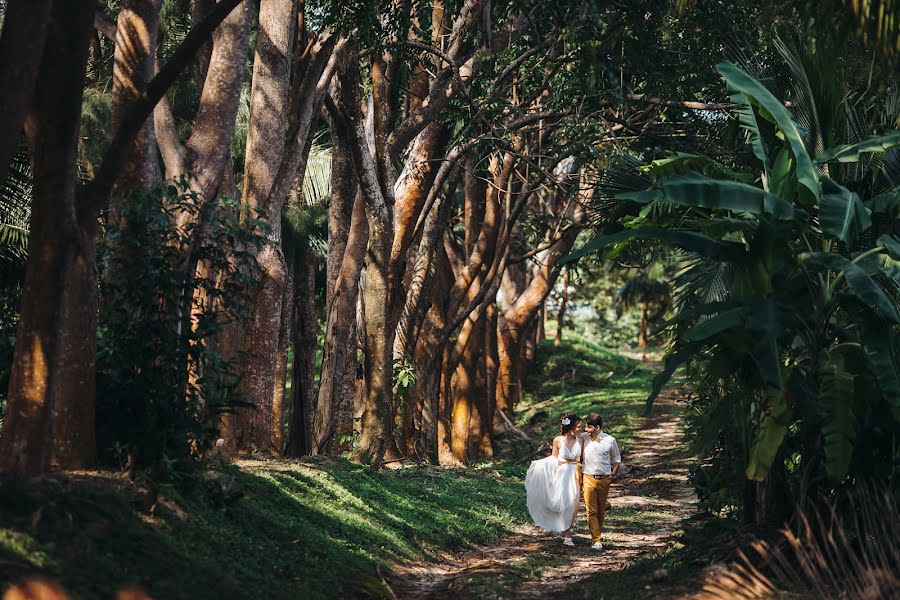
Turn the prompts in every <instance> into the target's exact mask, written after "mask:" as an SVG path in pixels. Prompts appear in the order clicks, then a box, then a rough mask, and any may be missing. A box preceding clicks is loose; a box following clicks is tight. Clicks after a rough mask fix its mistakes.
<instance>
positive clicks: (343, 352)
mask: <svg viewBox="0 0 900 600" xmlns="http://www.w3.org/2000/svg"><path fill="white" fill-rule="evenodd" d="M336 201H339V198H334V199H333V200H332V202H333V204H332V206H331V207H330V208H329V211H331V210H340V209H339V208H338V207H337V206H335V204H337V202H336ZM367 242H368V222H367V221H366V214H365V206H364V203H363V199H362V195H361V194H356V200H355V202H353V216H352V220H351V222H350V224H349V232H348V235H347V241H346V244H345V249H344V252H343V256H342V258H341V263H340V270H339V271H338V272H337V273H336V275H335V281H334V286H333V288H332V289H333V291H332V293H331V300H330V301H329V303H328V305H327V307H326V320H325V340H324V344H323V349H322V353H323V355H322V369H321V376H320V378H319V396H318V402H317V404H316V415H315V427H314V435H313V439H314V443H313V445H312V453H313V454H335V453H337V452H338V451H339V450H340V446H341V444H340V436H342V435H345V434H349V433H351V432H352V414H353V413H354V397H355V394H356V347H357V317H356V312H357V299H358V297H359V285H360V271H361V270H362V266H363V262H364V260H365V253H366V246H367Z"/></svg>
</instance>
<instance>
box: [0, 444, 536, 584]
mask: <svg viewBox="0 0 900 600" xmlns="http://www.w3.org/2000/svg"><path fill="white" fill-rule="evenodd" d="M505 471H508V469H507V470H504V472H501V471H497V470H493V469H487V468H485V469H443V468H435V467H410V468H404V469H399V470H393V471H387V472H383V473H373V472H372V471H370V470H369V469H367V468H365V467H362V466H360V465H357V464H354V463H351V462H349V461H345V460H327V461H322V460H318V461H303V462H300V463H296V462H295V463H288V462H284V461H271V462H264V461H253V462H249V463H246V464H243V465H241V468H237V467H235V466H224V467H222V468H221V469H219V470H217V471H215V472H212V473H210V474H209V476H208V477H206V478H204V479H203V480H201V481H200V482H199V483H198V484H197V485H196V486H195V487H194V489H192V490H191V491H190V492H185V493H182V494H177V495H176V494H173V495H171V496H170V497H169V498H168V499H166V500H165V501H164V502H162V503H161V504H160V505H159V506H158V507H157V509H156V510H155V512H154V514H153V515H152V516H147V515H146V514H144V513H142V512H141V511H140V510H138V507H137V506H136V504H138V503H139V493H138V492H139V490H137V489H135V488H133V487H132V486H130V485H129V484H127V483H125V482H123V481H121V480H119V479H117V478H116V477H113V476H110V475H100V474H98V475H83V476H79V477H66V478H59V479H53V480H48V481H45V482H43V483H41V484H40V485H38V486H37V487H34V488H33V489H28V490H17V491H15V492H14V490H11V489H9V486H8V485H7V486H5V487H6V489H5V490H2V488H0V490H2V491H3V492H6V493H0V589H2V587H5V585H6V584H8V583H10V582H12V581H17V580H20V579H21V578H23V577H25V576H28V575H34V574H42V575H45V576H49V577H51V578H53V579H56V580H57V581H60V582H61V583H62V585H63V586H64V587H65V588H66V590H67V591H68V592H69V593H70V594H72V596H73V597H74V598H112V597H113V596H114V594H115V592H116V591H117V590H119V589H121V588H122V587H124V586H131V585H137V586H139V587H141V588H143V589H145V590H147V591H148V592H149V593H150V594H151V595H152V596H153V597H155V598H193V599H197V598H259V597H266V598H339V597H346V596H348V595H353V596H371V597H388V596H389V595H390V592H389V591H388V590H387V588H386V586H385V584H384V582H383V580H382V578H381V575H382V573H386V572H387V569H386V567H387V566H388V565H389V564H390V563H391V562H393V561H396V560H402V559H412V558H421V557H424V556H434V555H436V554H437V553H438V552H440V551H443V550H448V549H454V548H460V547H463V546H465V545H467V544H477V543H483V542H486V541H488V540H493V539H496V538H497V537H498V536H499V535H500V534H502V533H503V532H507V531H509V530H510V529H511V528H513V527H515V526H516V525H517V524H519V523H521V522H523V521H524V519H525V518H526V515H527V513H526V509H525V498H524V495H523V494H522V491H521V483H520V479H519V477H518V476H511V475H509V474H505ZM516 475H518V473H516Z"/></svg>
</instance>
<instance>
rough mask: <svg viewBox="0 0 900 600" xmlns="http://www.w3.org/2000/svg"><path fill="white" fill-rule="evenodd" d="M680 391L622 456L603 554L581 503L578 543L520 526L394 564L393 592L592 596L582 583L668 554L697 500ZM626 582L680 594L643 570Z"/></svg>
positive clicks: (661, 594)
mask: <svg viewBox="0 0 900 600" xmlns="http://www.w3.org/2000/svg"><path fill="white" fill-rule="evenodd" d="M679 394H680V392H679V390H677V389H672V390H670V391H668V392H667V393H664V394H662V395H661V396H660V397H659V398H658V400H657V403H656V405H655V407H654V414H653V415H652V416H651V417H650V418H649V419H647V420H646V421H645V423H644V424H643V426H642V427H641V429H640V431H639V433H638V436H637V438H636V440H635V443H634V444H633V445H632V447H631V448H630V449H629V450H627V451H626V453H625V455H624V456H623V462H624V463H625V464H626V465H627V467H628V468H629V470H628V472H627V474H626V475H625V476H624V477H621V478H620V480H619V481H618V482H616V483H614V484H613V486H612V489H611V490H610V496H609V502H610V504H611V506H612V508H611V510H609V511H607V515H606V521H605V523H604V535H603V541H604V550H603V551H602V552H596V551H592V550H591V548H590V536H589V534H588V531H587V526H586V523H585V522H584V518H583V515H584V504H583V503H582V504H581V507H580V508H579V519H578V523H577V524H576V526H575V537H574V541H575V544H576V545H575V547H568V548H567V547H564V546H563V545H562V543H561V539H560V537H559V535H552V534H548V533H546V532H544V531H542V530H540V529H538V528H536V527H534V526H527V527H523V528H521V529H520V530H518V531H515V532H513V533H511V534H510V535H508V536H506V537H503V538H501V539H499V540H498V541H497V543H496V544H493V545H491V546H484V547H477V548H474V549H468V550H466V551H463V552H461V553H459V554H457V555H447V556H446V557H444V558H445V560H444V561H443V562H441V563H437V562H434V563H425V562H417V563H411V564H404V565H399V566H398V567H397V568H396V569H394V577H392V580H393V581H392V582H391V585H392V586H393V588H392V589H393V593H394V594H395V596H396V597H397V598H399V599H421V598H443V597H448V596H456V597H457V598H469V597H493V598H543V597H549V596H550V595H552V594H556V593H559V592H563V591H565V592H566V594H567V595H571V596H572V597H575V598H579V597H593V598H595V599H596V598H598V596H597V595H596V593H595V592H593V591H591V589H595V588H596V586H592V587H591V588H588V587H587V586H582V585H580V584H582V583H584V582H585V580H587V579H588V578H591V577H595V576H597V575H598V574H603V573H613V572H616V571H623V570H625V569H626V568H628V566H629V565H630V564H631V563H633V562H634V561H635V560H638V559H640V558H641V557H643V556H646V555H649V554H658V553H662V552H665V551H666V549H667V546H668V544H669V542H670V541H671V540H673V537H674V534H675V532H676V531H677V530H678V529H679V527H680V524H681V521H682V520H684V519H686V518H687V517H689V516H691V515H692V514H693V513H694V512H695V503H696V496H695V494H694V491H693V488H692V487H691V486H690V484H689V482H688V467H687V462H688V461H687V457H686V455H685V451H684V448H683V445H682V443H683V440H682V432H681V429H680V427H679V420H680V419H679V412H678V410H677V406H676V402H675V401H676V399H677V398H678V397H679ZM522 493H523V494H524V493H525V490H524V488H523V489H522ZM627 579H628V580H629V581H630V583H631V584H634V585H640V586H641V587H642V588H645V589H644V590H641V591H642V592H644V593H645V594H646V595H650V596H652V597H655V598H670V597H676V596H677V595H678V594H677V593H675V590H673V589H671V584H672V583H673V582H668V584H669V585H668V586H667V582H665V581H663V582H661V583H659V584H657V583H654V582H653V581H652V578H651V577H650V576H649V574H646V573H645V574H643V575H640V577H639V579H638V580H633V579H634V578H633V577H628V578H627ZM647 587H649V589H650V591H647V589H646V588H647ZM654 588H657V589H656V590H655V591H654ZM610 593H611V594H613V595H610V596H607V597H608V598H615V597H620V596H619V595H618V593H613V590H610ZM631 595H632V596H633V595H634V594H631Z"/></svg>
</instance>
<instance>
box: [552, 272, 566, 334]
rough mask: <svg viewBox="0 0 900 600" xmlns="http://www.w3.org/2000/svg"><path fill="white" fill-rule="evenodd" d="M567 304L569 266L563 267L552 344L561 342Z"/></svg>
mask: <svg viewBox="0 0 900 600" xmlns="http://www.w3.org/2000/svg"><path fill="white" fill-rule="evenodd" d="M568 304H569V267H563V281H562V293H561V294H560V300H559V312H558V313H557V314H556V337H555V338H553V345H554V346H559V345H560V344H562V334H563V323H564V322H565V320H566V307H567V305H568Z"/></svg>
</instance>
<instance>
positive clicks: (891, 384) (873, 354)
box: [860, 314, 900, 422]
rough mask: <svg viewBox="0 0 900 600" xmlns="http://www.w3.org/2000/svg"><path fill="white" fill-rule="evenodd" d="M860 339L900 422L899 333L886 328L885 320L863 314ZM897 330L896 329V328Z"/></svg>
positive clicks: (895, 416) (872, 369) (873, 370)
mask: <svg viewBox="0 0 900 600" xmlns="http://www.w3.org/2000/svg"><path fill="white" fill-rule="evenodd" d="M861 317H862V318H861V326H860V340H861V341H862V346H863V351H864V352H865V354H866V359H867V360H868V362H869V370H870V371H871V372H872V374H873V375H875V379H876V381H878V387H880V388H881V394H882V395H883V396H884V398H885V400H887V402H888V404H889V405H890V407H891V412H892V413H893V415H894V419H895V420H897V421H898V422H900V364H898V363H897V355H898V348H897V335H896V334H895V335H891V331H890V330H887V331H886V330H885V327H884V322H883V321H881V320H880V319H878V318H876V317H875V316H873V315H867V314H863V315H861ZM895 331H896V330H895Z"/></svg>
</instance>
